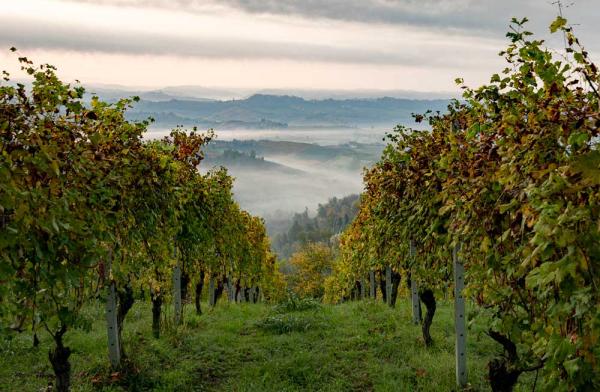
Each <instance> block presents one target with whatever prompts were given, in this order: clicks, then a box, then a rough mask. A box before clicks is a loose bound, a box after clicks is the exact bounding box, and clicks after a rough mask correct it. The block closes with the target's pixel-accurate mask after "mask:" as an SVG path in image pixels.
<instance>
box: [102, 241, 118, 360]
mask: <svg viewBox="0 0 600 392" xmlns="http://www.w3.org/2000/svg"><path fill="white" fill-rule="evenodd" d="M111 267H112V249H109V251H108V257H107V260H106V267H105V269H104V279H106V281H107V282H108V290H107V291H108V292H107V295H106V332H107V335H108V358H109V360H110V365H111V366H112V368H113V369H116V368H118V367H119V365H120V364H121V347H120V343H121V342H119V329H118V324H117V290H116V287H115V282H114V280H113V279H112V277H111V272H110V271H111Z"/></svg>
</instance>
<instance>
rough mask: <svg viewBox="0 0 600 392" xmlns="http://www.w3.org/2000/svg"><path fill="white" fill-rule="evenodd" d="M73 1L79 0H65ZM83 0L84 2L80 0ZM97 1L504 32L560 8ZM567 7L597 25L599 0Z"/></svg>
mask: <svg viewBox="0 0 600 392" xmlns="http://www.w3.org/2000/svg"><path fill="white" fill-rule="evenodd" d="M65 1H74V0H65ZM79 1H81V0H79ZM83 1H86V2H89V3H94V4H99V3H100V4H112V5H127V6H132V7H158V8H171V9H176V10H180V11H187V12H205V10H206V6H207V5H208V4H212V5H217V6H219V5H220V6H227V7H230V8H234V9H238V10H241V11H244V12H246V13H251V14H269V15H280V16H281V15H283V16H296V17H301V18H324V19H330V20H338V21H347V22H357V23H383V24H391V25H403V26H412V27H421V28H426V29H437V30H453V31H457V32H477V33H480V34H494V35H497V34H498V33H503V32H505V31H506V29H507V27H508V24H509V22H510V19H511V18H512V17H518V18H522V17H525V16H527V17H529V18H530V19H531V20H532V24H531V26H532V27H533V28H535V29H536V30H539V29H543V31H546V30H547V25H548V23H549V21H550V20H552V19H553V18H554V17H555V16H556V14H557V12H558V9H557V6H556V5H554V4H553V1H552V0H502V1H499V0H302V1H298V0H83ZM565 3H566V4H568V6H567V7H565V8H564V12H565V14H566V16H567V17H570V18H572V22H574V23H577V24H582V25H589V26H593V27H594V29H595V31H596V32H599V31H600V29H599V28H597V27H596V25H597V23H596V21H597V19H598V17H600V7H598V6H597V0H578V1H577V2H574V3H573V4H571V3H569V2H565Z"/></svg>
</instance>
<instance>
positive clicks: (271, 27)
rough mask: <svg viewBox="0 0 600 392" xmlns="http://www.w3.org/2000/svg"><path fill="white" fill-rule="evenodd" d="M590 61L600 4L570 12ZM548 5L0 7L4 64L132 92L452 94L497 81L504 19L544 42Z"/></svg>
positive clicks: (310, 2) (550, 15) (251, 1)
mask: <svg viewBox="0 0 600 392" xmlns="http://www.w3.org/2000/svg"><path fill="white" fill-rule="evenodd" d="M565 4H566V5H567V6H568V7H567V8H565V9H564V13H565V16H566V17H567V18H568V19H569V21H570V22H571V23H573V24H575V26H576V29H577V34H578V36H579V37H580V38H581V40H582V42H583V43H584V45H586V47H587V48H588V50H589V51H590V52H591V53H592V54H593V57H596V54H597V53H600V46H599V45H600V43H599V42H598V41H597V40H595V39H593V37H597V36H598V34H599V33H600V25H599V24H598V23H597V21H598V20H600V6H599V5H598V3H597V0H577V1H576V2H575V3H574V4H570V2H565ZM556 14H557V8H556V6H555V5H553V4H552V1H550V0H527V1H523V0H505V1H501V2H500V1H494V0H423V1H416V0H386V1H384V0H329V1H316V0H306V1H293V0H204V1H202V0H172V1H167V0H93V1H92V0H81V1H75V0H19V1H7V2H4V4H2V13H1V14H0V47H4V48H6V49H5V50H0V64H2V68H3V69H7V70H8V71H10V72H11V73H12V74H13V76H19V73H18V72H17V69H18V64H17V61H16V56H15V55H14V54H11V53H10V52H9V51H8V48H9V47H10V46H13V45H14V46H16V47H17V48H18V49H19V54H20V55H25V56H28V57H29V58H31V59H32V60H34V61H35V62H37V63H51V64H53V65H55V66H57V67H58V69H59V75H60V76H61V77H62V78H64V79H65V80H67V81H72V80H75V79H78V80H81V81H82V83H83V84H84V85H100V84H104V85H122V86H136V87H137V88H148V89H149V88H161V87H165V86H178V85H179V86H181V85H185V86H210V87H218V88H235V89H250V90H251V89H255V90H261V89H279V90H285V89H295V90H308V91H310V90H315V89H321V90H332V91H333V90H342V91H344V90H346V91H354V90H371V91H378V90H381V91H382V92H384V91H389V90H408V91H416V92H421V93H428V92H431V93H433V92H438V93H439V92H451V93H453V94H455V93H456V92H457V89H456V87H455V85H454V78H455V77H463V78H464V79H465V81H466V82H467V83H468V84H470V85H478V84H481V83H484V82H487V81H488V79H489V75H491V74H492V73H494V72H498V71H500V70H501V69H502V67H503V65H502V59H501V58H500V57H498V56H497V53H498V51H499V50H501V49H503V48H504V47H505V46H506V39H505V38H504V33H505V32H506V31H507V28H508V23H509V21H510V19H511V17H513V16H514V17H525V16H526V17H528V18H529V19H530V20H531V22H530V23H529V24H528V29H530V30H532V31H534V32H535V33H536V35H537V36H539V37H542V38H548V39H549V41H548V42H549V44H550V45H554V46H555V47H560V45H561V42H560V37H549V33H548V27H547V26H548V24H549V23H550V22H551V20H552V19H554V17H555V16H556Z"/></svg>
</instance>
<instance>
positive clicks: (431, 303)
mask: <svg viewBox="0 0 600 392" xmlns="http://www.w3.org/2000/svg"><path fill="white" fill-rule="evenodd" d="M419 298H420V299H421V301H422V302H423V303H424V304H425V308H426V309H427V312H426V313H425V318H423V323H422V324H421V330H422V331H423V340H424V341H425V345H426V346H431V345H432V344H433V339H432V338H431V333H430V328H431V323H433V316H434V315H435V309H436V302H435V296H434V294H433V291H432V290H430V289H425V290H423V291H421V292H420V293H419Z"/></svg>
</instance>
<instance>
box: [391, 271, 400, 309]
mask: <svg viewBox="0 0 600 392" xmlns="http://www.w3.org/2000/svg"><path fill="white" fill-rule="evenodd" d="M401 279H402V276H401V275H400V273H399V272H396V271H394V270H392V295H391V298H390V306H396V300H397V299H398V286H399V285H400V281H401Z"/></svg>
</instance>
